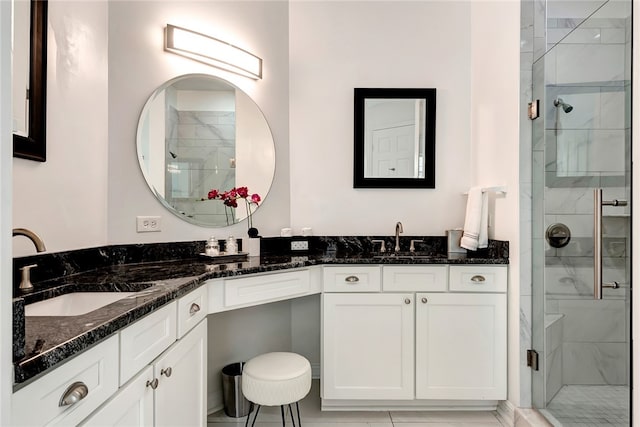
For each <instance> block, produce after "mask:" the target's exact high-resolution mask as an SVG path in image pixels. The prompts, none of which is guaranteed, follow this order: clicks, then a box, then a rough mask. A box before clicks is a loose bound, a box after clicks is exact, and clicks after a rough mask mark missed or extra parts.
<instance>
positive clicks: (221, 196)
mask: <svg viewBox="0 0 640 427" xmlns="http://www.w3.org/2000/svg"><path fill="white" fill-rule="evenodd" d="M207 198H208V199H209V200H221V201H222V203H224V205H225V206H228V207H230V208H237V207H238V200H239V199H242V200H244V201H245V206H246V208H247V219H248V225H249V237H257V236H258V230H257V229H256V228H254V227H253V219H252V218H251V214H252V213H253V212H251V205H256V207H257V206H258V204H259V203H260V202H261V201H262V199H261V198H260V195H259V194H257V193H254V194H251V195H250V194H249V189H248V188H247V187H234V188H232V189H231V190H229V191H224V192H222V193H221V192H220V191H218V190H215V189H214V190H211V191H209V194H207Z"/></svg>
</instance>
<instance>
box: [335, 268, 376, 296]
mask: <svg viewBox="0 0 640 427" xmlns="http://www.w3.org/2000/svg"><path fill="white" fill-rule="evenodd" d="M323 275H324V291H325V292H380V288H381V286H380V282H381V280H380V276H381V274H380V267H378V266H375V267H371V266H366V267H365V266H349V267H324V272H323Z"/></svg>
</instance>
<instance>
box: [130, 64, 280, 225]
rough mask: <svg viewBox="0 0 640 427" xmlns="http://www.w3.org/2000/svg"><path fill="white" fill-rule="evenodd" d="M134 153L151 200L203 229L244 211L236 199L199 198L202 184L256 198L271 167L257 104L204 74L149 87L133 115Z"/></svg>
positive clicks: (267, 133) (267, 134) (270, 147)
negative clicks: (243, 190) (242, 190)
mask: <svg viewBox="0 0 640 427" xmlns="http://www.w3.org/2000/svg"><path fill="white" fill-rule="evenodd" d="M137 151H138V160H139V162H140V168H141V169H142V173H143V175H144V177H145V180H146V181H147V184H148V185H149V188H150V189H151V191H152V192H153V193H154V195H155V196H156V197H157V198H158V200H159V201H160V202H161V203H162V204H163V205H164V206H165V207H166V208H167V209H169V210H170V211H171V212H172V213H174V214H175V215H177V216H178V217H180V218H182V219H184V220H185V221H187V222H190V223H192V224H197V225H201V226H205V227H224V226H227V225H231V224H235V223H237V222H239V221H242V220H243V219H245V218H246V217H247V210H246V207H245V206H244V204H239V205H238V207H237V208H229V207H226V206H225V205H224V204H223V202H222V201H220V200H206V198H207V193H208V192H209V191H210V190H212V189H217V190H219V191H221V192H222V191H228V190H230V189H232V188H234V187H248V188H249V191H250V193H251V194H253V193H257V194H259V195H260V196H261V197H262V199H263V200H264V198H265V197H266V195H267V193H268V192H269V189H270V188H271V182H272V181H273V175H274V172H275V146H274V142H273V137H272V135H271V130H270V129H269V126H268V124H267V121H266V119H265V118H264V115H263V114H262V112H261V111H260V109H259V108H258V106H257V105H256V104H255V103H254V102H253V100H252V99H251V98H250V97H249V96H248V95H247V94H246V93H244V92H243V91H241V90H240V89H238V88H237V87H235V86H234V85H232V84H231V83H229V82H227V81H225V80H222V79H220V78H218V77H214V76H209V75H204V74H190V75H185V76H180V77H177V78H175V79H172V80H170V81H168V82H166V83H165V84H163V85H162V86H160V87H159V88H158V89H157V90H156V91H155V92H153V94H152V95H151V96H150V97H149V100H148V101H147V103H146V104H145V106H144V108H143V110H142V114H141V116H140V121H139V124H138V134H137ZM203 199H205V200H203ZM252 211H255V208H253V209H252Z"/></svg>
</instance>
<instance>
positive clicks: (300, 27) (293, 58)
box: [289, 1, 518, 235]
mask: <svg viewBox="0 0 640 427" xmlns="http://www.w3.org/2000/svg"><path fill="white" fill-rule="evenodd" d="M469 19H470V3H469V2H450V1H418V2H416V1H406V2H405V1H380V2H377V1H376V2H352V1H335V2H326V1H309V2H307V1H305V2H292V3H291V4H290V19H289V21H290V38H289V39H290V73H289V74H290V82H291V83H290V87H291V89H290V117H291V119H290V138H291V201H292V203H291V225H292V226H293V228H294V232H297V233H299V232H300V228H301V227H312V228H313V231H314V233H315V234H318V235H366V234H392V233H393V231H394V229H393V227H394V224H395V223H396V221H402V223H403V224H404V231H405V233H407V234H425V235H444V232H445V230H446V229H449V228H455V227H461V226H462V225H463V223H464V211H465V204H466V198H465V197H464V196H463V195H462V193H463V192H464V191H466V190H467V189H468V186H469V185H470V184H471V181H470V166H471V163H470V162H471V158H470V155H469V151H470V148H471V141H470V139H469V132H470V98H471V88H470V83H471V71H470V68H471V56H470V49H471V38H470V36H471V34H470V29H469ZM515 37H516V40H517V37H518V36H517V35H515ZM514 73H515V74H516V75H517V72H514ZM485 84H486V83H485ZM356 87H399V88H401V87H408V88H410V87H418V88H429V87H433V88H437V90H438V92H437V112H436V114H437V119H436V188H435V189H432V190H424V189H422V190H411V189H403V190H398V189H395V190H382V189H373V190H371V189H354V188H353V89H354V88H356Z"/></svg>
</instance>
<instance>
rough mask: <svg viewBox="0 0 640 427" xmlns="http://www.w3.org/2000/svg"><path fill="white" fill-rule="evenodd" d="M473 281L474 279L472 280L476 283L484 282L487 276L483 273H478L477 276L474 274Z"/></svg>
mask: <svg viewBox="0 0 640 427" xmlns="http://www.w3.org/2000/svg"><path fill="white" fill-rule="evenodd" d="M471 281H472V282H474V283H482V282H484V281H485V278H484V276H481V275H479V274H476V275H475V276H473V277H472V278H471Z"/></svg>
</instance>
